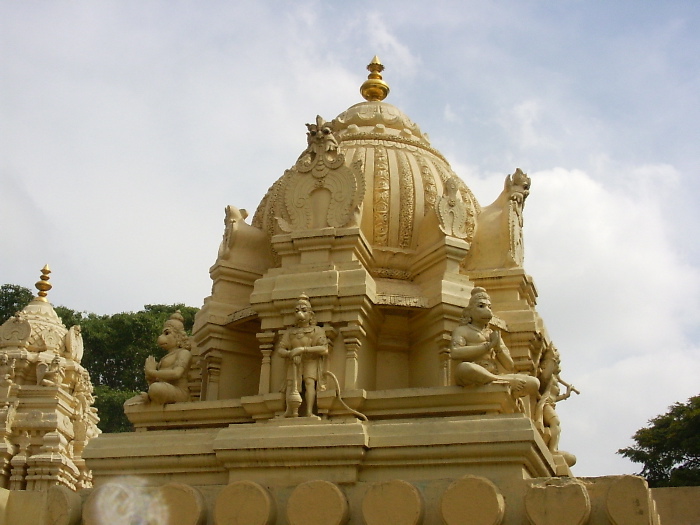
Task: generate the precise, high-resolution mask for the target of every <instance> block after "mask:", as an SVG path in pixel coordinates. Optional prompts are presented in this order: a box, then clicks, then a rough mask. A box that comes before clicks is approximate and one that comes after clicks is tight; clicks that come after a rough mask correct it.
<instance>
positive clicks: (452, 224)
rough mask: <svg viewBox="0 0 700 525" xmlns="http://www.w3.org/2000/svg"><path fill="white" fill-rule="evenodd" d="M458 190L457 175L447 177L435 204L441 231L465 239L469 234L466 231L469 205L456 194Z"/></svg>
mask: <svg viewBox="0 0 700 525" xmlns="http://www.w3.org/2000/svg"><path fill="white" fill-rule="evenodd" d="M458 192H459V181H458V179H457V177H456V176H455V177H450V178H449V179H447V181H446V182H445V190H444V193H443V194H442V197H440V200H439V201H438V204H437V216H438V221H439V225H440V230H442V233H444V234H445V235H450V236H452V237H457V238H458V239H466V238H467V237H468V236H469V232H468V231H467V219H468V218H469V207H468V206H467V205H466V204H465V203H464V202H463V201H462V200H461V199H460V198H459V197H458V196H457V194H458Z"/></svg>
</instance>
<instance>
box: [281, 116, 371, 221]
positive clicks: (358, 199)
mask: <svg viewBox="0 0 700 525" xmlns="http://www.w3.org/2000/svg"><path fill="white" fill-rule="evenodd" d="M306 127H307V129H308V133H307V134H306V137H307V142H308V146H307V148H306V149H305V150H304V152H303V153H302V154H301V156H300V157H299V159H298V160H297V162H296V164H295V165H294V167H293V168H292V169H290V170H287V172H286V173H285V176H284V180H283V183H282V186H281V192H280V198H281V200H282V204H283V205H281V206H275V209H276V210H279V212H281V213H280V216H277V217H276V218H277V223H278V226H279V228H280V229H281V230H282V231H283V232H287V233H288V232H292V231H300V230H308V229H315V228H326V227H329V226H330V227H332V228H342V227H345V226H355V225H357V222H358V215H359V209H360V205H361V204H362V198H363V197H364V194H365V183H364V175H363V174H362V170H361V168H362V164H361V162H359V161H358V162H357V163H353V164H352V165H351V166H346V165H345V156H344V155H343V154H342V153H341V152H340V150H339V147H338V141H337V140H336V138H335V137H334V136H333V130H332V128H331V125H330V123H328V122H326V121H325V120H323V118H321V117H320V116H317V117H316V123H315V124H307V125H306Z"/></svg>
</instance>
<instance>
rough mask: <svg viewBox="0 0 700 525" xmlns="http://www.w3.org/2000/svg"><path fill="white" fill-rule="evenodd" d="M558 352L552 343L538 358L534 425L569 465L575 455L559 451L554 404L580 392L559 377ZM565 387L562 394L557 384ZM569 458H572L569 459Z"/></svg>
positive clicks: (558, 435)
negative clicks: (538, 388)
mask: <svg viewBox="0 0 700 525" xmlns="http://www.w3.org/2000/svg"><path fill="white" fill-rule="evenodd" d="M560 362H561V361H560V357H559V352H558V351H557V349H556V347H554V345H551V344H550V345H549V346H548V347H547V348H546V349H545V351H544V355H543V356H542V359H541V360H540V367H539V379H540V398H539V400H538V402H537V407H536V408H535V426H536V427H537V430H539V432H540V434H542V437H543V438H544V441H545V443H547V446H548V447H549V450H550V451H551V452H552V453H553V454H557V453H559V454H562V455H563V456H564V458H565V459H566V461H567V463H568V464H569V466H571V465H573V461H575V457H573V456H572V455H571V454H569V453H566V452H560V451H559V437H560V436H561V426H560V423H559V416H558V415H557V412H556V404H557V402H559V401H563V400H564V399H568V398H569V397H571V393H572V392H575V393H576V394H580V392H579V391H578V390H577V389H576V388H575V387H574V385H572V384H569V383H567V382H566V381H564V380H562V379H561V377H559V374H560V373H561V365H560ZM560 384H561V385H564V386H565V387H566V392H564V393H563V394H562V393H561V390H560V389H559V385H560ZM570 458H573V460H571V459H570Z"/></svg>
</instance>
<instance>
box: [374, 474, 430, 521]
mask: <svg viewBox="0 0 700 525" xmlns="http://www.w3.org/2000/svg"><path fill="white" fill-rule="evenodd" d="M362 515H363V516H364V518H365V523H366V524H367V525H386V524H387V523H391V524H392V525H418V524H419V523H421V521H422V519H423V500H422V498H421V495H420V492H418V490H417V489H416V487H414V486H413V485H411V484H410V483H408V482H406V481H402V480H399V479H395V480H392V481H385V482H381V483H375V484H374V485H372V487H371V488H370V489H369V490H368V491H367V493H366V494H365V497H364V499H363V500H362Z"/></svg>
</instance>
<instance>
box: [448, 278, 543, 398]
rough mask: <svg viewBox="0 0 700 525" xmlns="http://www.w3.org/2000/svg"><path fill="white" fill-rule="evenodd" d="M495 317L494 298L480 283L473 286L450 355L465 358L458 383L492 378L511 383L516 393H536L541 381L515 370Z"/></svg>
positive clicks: (482, 382) (472, 383) (480, 382)
mask: <svg viewBox="0 0 700 525" xmlns="http://www.w3.org/2000/svg"><path fill="white" fill-rule="evenodd" d="M492 318H493V312H492V311H491V298H490V297H489V295H488V294H487V293H486V290H484V289H483V288H480V287H475V288H473V289H472V293H471V298H470V299H469V305H468V306H467V307H466V308H465V309H464V314H463V317H462V324H460V325H459V326H458V327H457V328H455V329H454V331H453V332H452V342H451V344H450V357H451V358H452V359H454V360H457V361H461V363H460V364H459V365H457V370H456V371H455V379H456V381H457V384H458V385H462V386H476V385H486V384H488V383H492V382H505V383H508V384H509V385H510V388H511V392H512V393H513V395H514V396H516V397H522V396H526V395H535V394H537V393H538V389H539V386H540V382H539V381H538V380H537V378H536V377H532V376H529V375H526V374H515V373H513V369H514V363H513V358H512V357H511V356H510V352H509V350H508V347H506V345H505V344H504V343H503V341H502V340H501V334H500V332H498V331H497V330H492V329H491V328H490V327H489V322H490V321H491V319H492Z"/></svg>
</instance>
